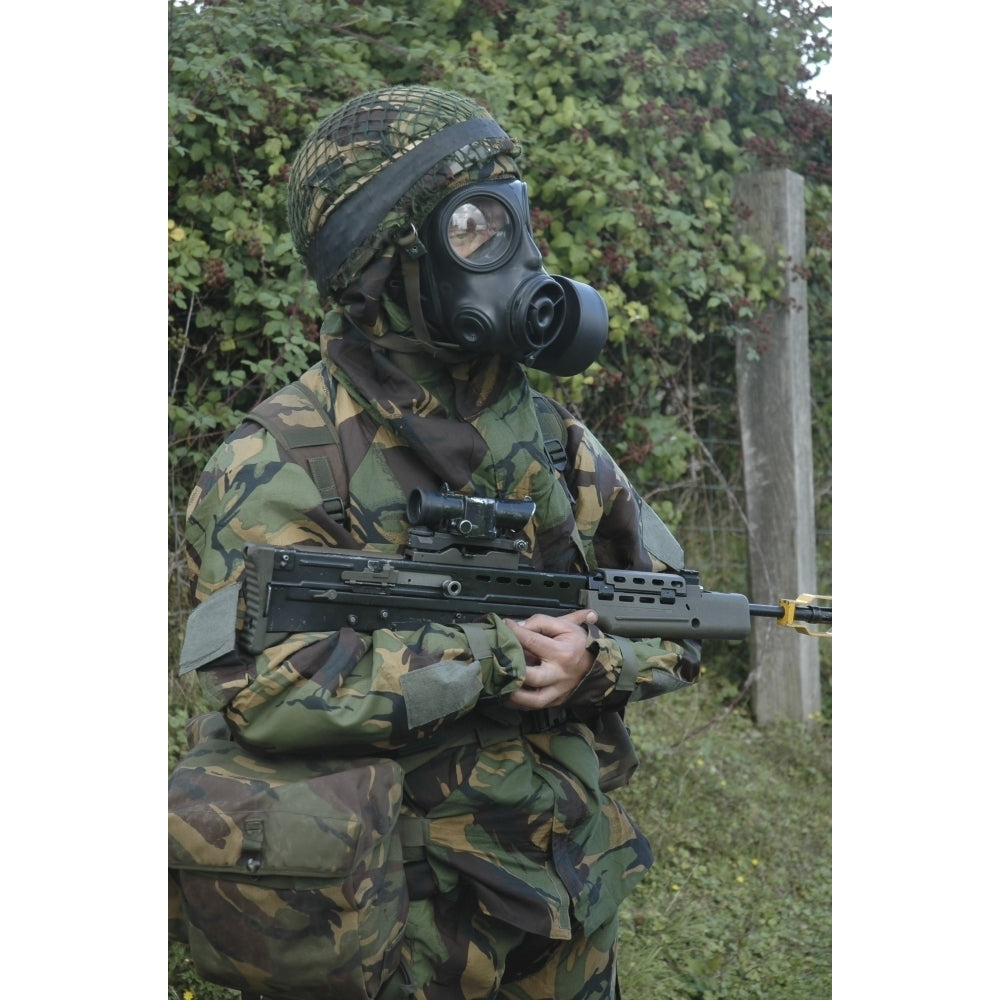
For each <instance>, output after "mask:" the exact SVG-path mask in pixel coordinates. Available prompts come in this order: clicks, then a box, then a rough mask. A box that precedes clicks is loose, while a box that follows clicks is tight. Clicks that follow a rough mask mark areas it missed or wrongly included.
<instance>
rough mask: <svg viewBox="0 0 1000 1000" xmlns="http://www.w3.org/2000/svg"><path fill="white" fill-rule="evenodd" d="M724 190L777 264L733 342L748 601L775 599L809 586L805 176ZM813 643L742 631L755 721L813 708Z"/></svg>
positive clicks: (749, 177) (771, 629) (764, 176)
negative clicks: (761, 300)
mask: <svg viewBox="0 0 1000 1000" xmlns="http://www.w3.org/2000/svg"><path fill="white" fill-rule="evenodd" d="M733 197H734V199H737V200H739V201H742V202H745V203H746V204H747V205H748V206H749V208H750V209H751V211H752V213H753V214H752V215H751V216H750V217H749V219H748V220H747V221H745V222H744V223H742V224H741V226H740V229H739V232H740V233H745V234H746V235H748V236H750V237H752V238H753V240H754V241H755V242H756V243H758V244H759V245H761V246H762V247H764V248H765V249H766V250H767V251H768V253H769V254H771V256H772V259H773V260H775V261H778V262H779V263H780V264H781V266H782V268H783V271H784V276H785V282H786V297H787V299H788V302H787V305H785V306H779V307H772V308H771V309H769V311H768V313H767V314H766V316H765V329H766V331H767V332H766V333H765V334H764V335H763V337H760V336H756V337H755V336H751V335H747V336H746V337H743V338H741V339H740V340H739V341H738V343H737V351H736V378H737V386H738V403H739V412H740V436H741V439H742V444H743V476H744V483H745V486H746V497H747V517H748V520H749V544H748V553H749V563H750V567H749V568H750V599H751V601H752V602H754V603H758V604H777V603H778V599H779V598H794V597H797V596H798V595H799V594H802V593H815V589H816V529H815V513H814V509H813V459H812V436H811V433H812V432H811V404H810V380H809V315H808V310H807V303H806V282H805V281H804V280H803V278H802V275H801V268H802V267H803V266H804V264H805V249H806V247H805V242H806V240H805V199H804V182H803V178H802V177H801V176H800V175H799V174H795V173H792V171H790V170H769V171H765V172H762V173H758V174H743V175H740V176H737V178H736V179H735V182H734V187H733ZM817 642H818V641H817V640H816V639H812V638H809V637H807V636H802V635H799V634H798V633H797V632H795V631H794V630H792V629H788V628H783V627H781V626H779V625H778V624H777V623H776V622H774V621H771V620H770V619H755V620H754V623H753V627H752V629H751V641H750V646H751V659H752V668H753V670H755V671H756V676H757V679H756V683H755V684H754V687H753V690H752V699H753V700H752V706H753V711H754V716H755V718H756V720H757V723H758V725H766V724H767V723H769V722H773V721H776V720H779V719H798V720H803V721H804V720H806V719H808V718H809V717H810V716H811V715H812V714H813V713H815V712H818V711H819V708H820V688H819V650H818V648H817Z"/></svg>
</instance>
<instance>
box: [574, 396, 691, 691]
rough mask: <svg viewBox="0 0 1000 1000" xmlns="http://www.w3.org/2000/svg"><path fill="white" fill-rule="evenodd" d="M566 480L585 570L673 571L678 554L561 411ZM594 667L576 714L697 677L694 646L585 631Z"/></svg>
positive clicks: (611, 464) (614, 467)
mask: <svg viewBox="0 0 1000 1000" xmlns="http://www.w3.org/2000/svg"><path fill="white" fill-rule="evenodd" d="M562 412H563V415H564V419H565V421H566V423H567V428H568V434H567V454H568V455H569V466H568V468H567V472H566V476H567V483H568V485H569V487H570V491H571V493H572V494H573V496H574V498H575V501H576V503H575V509H576V522H577V529H578V531H579V534H580V538H581V539H582V541H583V544H584V549H585V553H586V556H587V559H588V563H589V565H590V568H591V569H598V568H602V567H604V568H614V569H635V570H640V571H645V572H657V571H666V570H668V569H670V570H677V569H680V568H682V566H683V558H684V553H683V550H682V549H681V547H680V545H678V543H677V541H676V540H675V539H674V537H673V535H672V534H671V532H670V531H669V529H668V528H667V527H666V525H664V524H663V522H662V521H661V520H660V519H659V517H657V516H656V514H655V513H654V512H653V510H652V508H651V507H650V506H649V505H648V504H647V503H646V502H645V501H644V500H643V499H642V498H641V497H640V495H639V493H638V491H637V490H636V489H635V487H634V486H633V485H632V484H631V482H630V481H629V479H628V477H627V476H626V475H625V473H624V472H623V471H622V470H621V468H619V466H618V464H617V463H616V462H615V460H614V459H613V458H612V457H611V455H610V454H609V453H608V451H607V450H606V449H605V448H604V446H603V445H602V444H601V443H600V442H599V441H598V440H597V438H596V437H594V435H593V434H592V433H591V432H590V431H589V430H588V429H587V428H586V427H585V426H584V425H583V424H582V423H580V422H579V421H577V420H575V419H573V418H572V416H571V415H570V414H569V413H568V412H567V411H565V410H563V411H562ZM589 633H590V645H589V647H588V648H589V649H590V651H591V652H592V653H593V654H594V657H595V660H594V666H593V669H592V670H591V671H590V673H589V674H588V676H587V677H585V678H584V680H583V682H582V683H581V684H580V686H579V687H578V688H577V689H576V691H575V692H574V694H573V697H572V701H571V703H572V705H573V706H574V707H577V708H584V707H591V708H601V709H608V708H612V709H614V708H621V707H622V706H624V705H625V704H626V703H627V702H629V701H639V700H643V699H646V698H651V697H655V696H657V695H661V694H666V693H668V692H671V691H676V690H678V689H680V688H686V687H688V686H689V685H691V684H692V683H694V682H695V681H696V680H697V679H698V676H699V674H700V672H701V644H700V642H698V641H697V640H684V641H683V642H675V641H672V640H669V639H660V638H657V637H655V636H654V637H650V638H648V639H639V640H634V639H626V638H623V637H620V636H613V635H605V634H604V633H603V632H601V631H600V630H599V629H598V628H597V627H596V626H593V625H591V626H589Z"/></svg>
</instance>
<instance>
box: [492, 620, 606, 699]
mask: <svg viewBox="0 0 1000 1000" xmlns="http://www.w3.org/2000/svg"><path fill="white" fill-rule="evenodd" d="M505 621H506V623H507V625H509V626H510V628H511V630H512V631H513V633H514V635H515V636H517V639H518V641H519V642H520V643H521V647H522V648H523V649H524V659H525V663H527V665H528V666H527V670H526V671H525V678H524V686H523V687H522V688H520V689H519V690H517V691H515V692H514V694H512V695H511V696H510V697H509V698H508V699H507V704H508V705H509V706H510V707H511V708H517V709H520V710H521V711H523V712H526V711H534V710H536V709H540V708H552V707H554V706H556V705H561V704H562V703H563V702H564V701H566V699H567V698H569V696H570V695H571V694H572V693H573V692H574V691H575V690H576V688H577V687H578V686H579V684H580V681H582V680H583V678H584V677H586V676H587V673H588V672H589V671H590V668H591V667H592V666H593V665H594V657H593V656H592V655H591V654H590V653H589V652H587V644H588V641H589V640H588V638H587V632H586V630H585V629H582V628H580V626H581V625H583V624H585V623H587V622H595V621H597V615H596V613H595V612H593V611H591V610H590V609H589V608H581V609H580V610H579V611H571V612H570V613H569V614H568V615H561V616H560V617H558V618H553V617H552V616H551V615H532V616H531V617H530V618H529V619H528V620H527V621H523V622H515V621H511V620H510V619H505Z"/></svg>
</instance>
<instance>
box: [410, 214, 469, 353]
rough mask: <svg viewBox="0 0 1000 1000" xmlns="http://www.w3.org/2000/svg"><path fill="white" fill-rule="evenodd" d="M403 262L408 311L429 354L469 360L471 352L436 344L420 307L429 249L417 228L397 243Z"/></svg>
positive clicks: (412, 228)
mask: <svg viewBox="0 0 1000 1000" xmlns="http://www.w3.org/2000/svg"><path fill="white" fill-rule="evenodd" d="M396 245H397V246H398V247H399V249H400V252H401V256H402V263H403V288H404V290H405V292H406V309H407V312H409V314H410V320H411V321H412V323H413V333H414V336H415V337H416V338H417V341H418V342H419V343H420V345H421V346H422V347H423V349H424V350H425V351H428V352H429V353H430V354H431V355H432V356H433V357H435V358H440V359H441V360H442V361H444V362H447V363H451V364H454V363H457V362H459V361H468V360H469V359H470V358H471V357H472V356H473V355H471V354H470V353H469V352H468V351H460V350H459V349H458V348H455V347H450V346H449V345H447V344H441V343H438V342H435V341H434V339H433V338H432V337H431V331H430V329H429V328H428V326H427V321H426V320H425V319H424V312H423V309H421V307H420V260H421V258H422V257H423V256H424V255H425V254H426V253H427V248H426V247H425V246H424V245H423V243H421V242H420V237H419V236H418V235H417V230H416V227H414V226H413V225H411V226H410V229H409V232H407V233H406V234H405V235H404V236H402V237H401V238H400V239H399V240H397V241H396Z"/></svg>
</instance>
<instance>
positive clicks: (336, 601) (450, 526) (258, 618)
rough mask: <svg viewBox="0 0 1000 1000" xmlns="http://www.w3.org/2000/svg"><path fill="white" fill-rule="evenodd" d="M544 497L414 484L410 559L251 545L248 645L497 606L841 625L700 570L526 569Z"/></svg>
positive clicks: (643, 621)
mask: <svg viewBox="0 0 1000 1000" xmlns="http://www.w3.org/2000/svg"><path fill="white" fill-rule="evenodd" d="M534 511H535V503H534V501H532V500H531V499H530V498H526V499H524V500H493V499H488V498H485V497H475V496H466V495H465V494H462V493H454V492H450V491H448V490H447V487H446V488H445V492H443V493H435V492H431V491H427V490H414V491H413V492H412V493H411V494H410V497H409V501H408V504H407V520H408V521H409V523H410V525H411V530H410V533H409V541H408V546H407V549H406V551H405V554H404V555H401V556H399V555H391V556H390V555H373V554H372V553H371V552H364V551H360V552H350V551H348V550H343V549H321V548H311V547H309V548H306V547H303V548H293V547H284V548H283V547H277V546H271V545H258V544H251V545H247V546H246V547H245V548H244V558H245V562H246V579H245V586H244V596H245V599H246V616H245V619H244V625H243V629H242V632H241V643H242V645H243V648H244V649H246V650H247V651H248V652H250V653H253V654H257V653H259V652H261V651H262V650H264V649H266V648H267V647H268V646H270V645H273V644H274V643H275V642H278V641H280V640H281V639H282V638H283V636H284V635H286V634H288V633H291V632H313V631H316V632H332V631H335V630H337V629H340V628H343V627H345V626H349V627H351V628H354V629H357V630H358V631H361V632H372V631H374V630H375V629H379V628H390V629H402V628H416V627H419V626H420V625H422V624H424V623H426V622H427V621H438V622H442V623H446V624H453V625H461V624H463V623H466V622H472V621H476V620H479V619H481V618H482V615H483V613H484V612H486V611H495V612H497V613H498V614H500V615H502V616H504V617H507V618H527V617H529V616H530V615H533V614H536V613H543V614H549V615H556V616H557V615H563V614H567V613H568V612H570V611H576V610H578V609H579V608H591V609H593V610H594V611H595V612H596V613H597V625H598V627H599V628H601V629H602V631H604V632H605V633H607V634H609V635H618V636H623V637H626V638H650V637H652V636H657V637H659V638H663V639H741V638H744V637H745V636H747V635H748V634H749V632H750V623H751V619H752V618H753V617H764V618H773V619H775V620H777V622H778V624H779V625H785V626H789V627H792V628H795V629H796V630H797V631H800V632H804V633H806V634H808V635H814V636H823V637H825V636H830V635H832V631H826V632H819V631H815V630H812V629H810V628H809V625H812V624H823V625H831V626H832V624H833V608H832V605H831V606H830V607H822V606H816V605H813V604H810V603H807V602H810V601H815V600H820V601H829V600H830V598H827V597H821V596H818V595H812V594H802V595H800V596H799V597H797V598H795V600H785V601H781V603H780V604H777V605H771V604H751V603H750V602H749V601H748V599H747V598H746V597H745V596H744V595H743V594H726V593H716V592H713V591H709V590H704V589H703V588H702V587H701V586H700V584H699V577H698V573H697V572H696V571H694V570H679V571H677V572H666V573H649V572H641V571H636V570H619V569H598V570H595V571H593V572H590V573H549V572H546V571H543V570H535V569H526V568H524V567H521V566H519V565H518V558H519V556H520V554H521V553H522V552H523V551H525V549H526V548H527V542H526V541H525V539H524V538H523V537H522V538H518V537H516V533H517V531H518V530H519V529H520V528H522V527H523V526H524V525H525V524H527V523H528V521H529V520H530V519H531V517H532V516H533V514H534Z"/></svg>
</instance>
